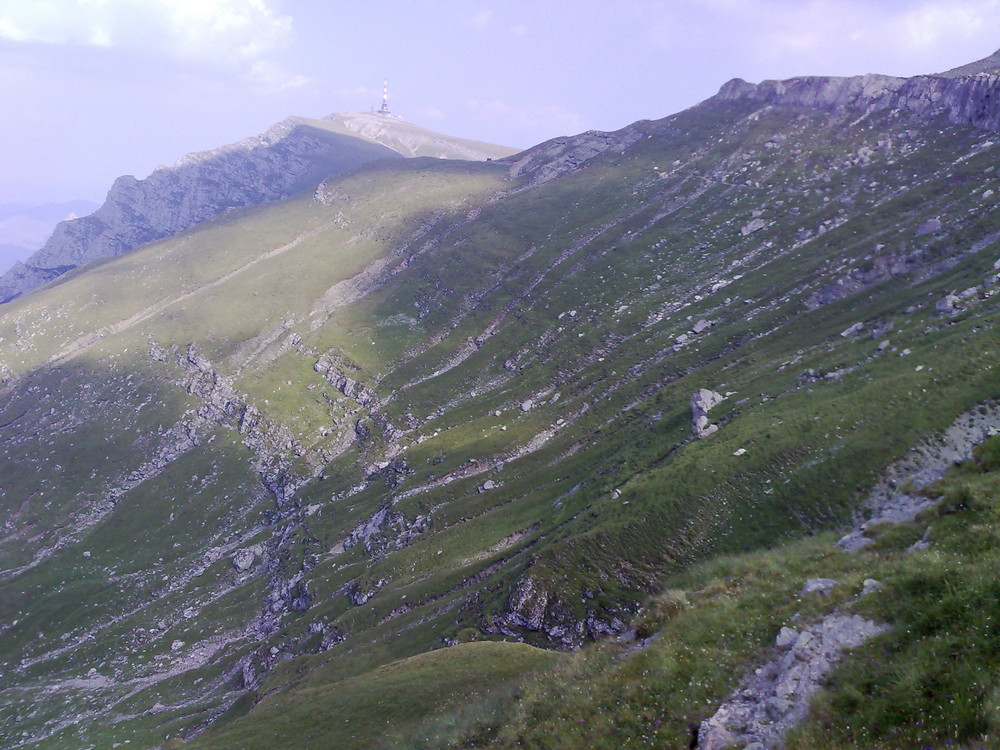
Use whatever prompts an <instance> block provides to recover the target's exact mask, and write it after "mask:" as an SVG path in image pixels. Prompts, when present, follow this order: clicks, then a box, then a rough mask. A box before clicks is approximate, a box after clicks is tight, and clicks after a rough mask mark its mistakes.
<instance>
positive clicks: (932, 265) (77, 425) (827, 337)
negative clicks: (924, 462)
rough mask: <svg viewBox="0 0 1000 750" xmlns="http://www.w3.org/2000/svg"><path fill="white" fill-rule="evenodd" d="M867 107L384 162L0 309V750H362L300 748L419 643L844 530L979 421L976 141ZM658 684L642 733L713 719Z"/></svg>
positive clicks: (609, 609) (983, 247)
mask: <svg viewBox="0 0 1000 750" xmlns="http://www.w3.org/2000/svg"><path fill="white" fill-rule="evenodd" d="M803 80H804V79H803ZM887 80H888V81H889V83H886V82H885V81H884V80H882V79H879V80H878V81H876V82H875V83H874V84H871V85H869V84H870V83H871V81H870V80H869V79H864V80H862V79H858V80H854V81H848V82H835V81H833V82H831V80H830V79H809V81H812V83H809V82H808V81H806V82H805V83H803V82H801V81H799V80H798V79H797V81H792V82H786V83H784V84H780V85H779V84H774V85H764V84H762V85H761V86H760V87H756V88H755V87H750V85H749V84H727V86H726V87H724V88H723V91H722V92H721V93H720V95H719V96H717V97H713V98H712V99H710V100H708V101H706V102H704V103H702V104H701V105H698V106H697V107H694V108H691V109H690V110H687V111H685V112H682V113H679V114H676V115H672V116H670V117H667V118H664V119H662V120H657V121H643V122H639V123H635V124H633V125H631V126H629V127H627V128H624V129H623V130H621V131H618V132H615V133H596V132H590V133H584V134H581V135H579V136H574V137H567V138H559V139H555V140H553V141H549V142H547V143H544V144H540V145H538V146H536V147H534V148H532V149H529V150H528V151H526V152H524V153H521V154H517V155H514V156H512V157H509V158H505V159H500V160H494V161H490V162H486V161H482V162H468V161H462V162H460V161H448V160H439V159H389V160H380V161H376V162H373V163H371V164H368V165H365V166H362V167H361V168H358V169H355V170H353V171H351V172H349V173H346V174H344V173H342V174H331V175H330V176H329V177H328V178H327V179H324V180H323V181H322V182H321V183H320V184H319V185H318V186H317V187H316V188H315V189H314V190H311V191H306V192H302V193H299V194H297V195H296V196H294V197H292V198H289V199H285V200H280V201H273V202H270V203H267V204H264V205H261V206H259V207H257V208H254V209H252V210H245V211H241V212H231V213H229V214H224V215H222V216H220V217H219V218H218V219H217V220H215V221H212V222H208V223H203V224H201V225H199V226H198V227H195V228H193V229H192V231H190V232H187V233H185V234H184V235H183V236H180V237H173V238H167V239H164V240H162V241H159V242H155V243H153V244H151V245H146V246H143V247H140V248H138V249H136V250H135V251H133V252H130V253H126V254H123V255H120V256H118V257H114V258H111V259H109V260H108V261H107V262H105V263H102V264H99V265H94V266H92V267H90V268H87V269H83V270H82V271H80V272H77V273H74V274H71V275H69V276H67V277H66V278H65V279H64V280H63V281H62V282H61V283H59V284H55V285H51V286H49V287H47V288H45V289H41V290H37V291H36V292H34V293H32V294H27V295H24V296H22V297H20V298H17V299H14V300H13V301H11V302H10V303H8V304H7V305H6V306H4V308H2V310H0V366H2V369H0V378H2V384H3V385H2V388H3V390H2V392H0V438H2V440H0V461H2V464H0V466H2V471H3V473H2V475H0V488H2V494H0V503H2V509H3V517H4V519H5V521H4V525H3V528H2V531H0V586H2V589H3V596H2V597H0V679H2V682H0V690H3V691H4V700H3V701H2V702H0V736H2V737H3V739H4V741H5V744H7V745H10V746H13V747H52V748H60V747H66V748H80V747H106V746H112V745H113V743H115V742H124V740H125V739H128V740H129V741H130V743H131V746H133V747H136V746H138V747H151V746H155V745H157V744H159V743H162V742H164V741H165V740H167V739H168V738H170V739H171V740H177V739H178V737H183V738H185V739H187V740H190V741H192V742H194V743H195V745H196V746H201V747H206V748H212V747H218V748H222V747H234V748H235V747H239V748H247V747H253V746H261V747H264V746H273V745H274V743H275V742H276V741H277V740H275V738H276V737H281V738H283V739H282V741H284V742H287V743H288V744H289V746H295V745H298V746H317V747H319V746H331V745H332V746H342V747H350V746H352V743H354V744H353V746H372V745H373V744H374V745H376V746H377V745H378V743H379V742H381V743H383V744H386V745H391V743H390V742H389V741H388V740H386V739H385V738H386V736H388V735H385V734H384V732H387V731H390V729H391V727H389V728H387V727H386V725H385V722H384V721H382V720H381V715H380V718H379V719H378V720H373V721H376V723H377V724H378V726H377V727H376V726H375V725H374V724H373V725H372V726H371V727H368V730H370V732H373V733H374V735H373V734H371V733H368V734H364V737H367V738H368V739H366V740H364V742H367V743H368V744H367V745H365V744H364V743H363V741H362V740H361V739H359V738H360V737H362V734H356V735H355V734H350V735H349V736H348V735H341V734H338V732H339V729H338V727H341V726H342V724H343V722H341V721H339V718H340V717H338V716H334V717H332V718H331V719H330V721H329V722H327V721H325V720H323V721H320V720H317V721H315V722H313V723H311V724H306V725H301V724H297V723H295V722H294V721H292V719H291V718H290V717H294V716H302V715H309V716H316V710H314V709H315V705H314V704H313V703H312V702H311V701H313V700H314V699H315V696H317V695H326V696H332V695H333V694H335V693H336V692H337V688H336V686H337V685H338V684H340V683H342V682H343V681H348V680H349V681H351V685H352V686H353V687H352V690H355V692H357V693H358V694H359V695H362V694H367V693H365V692H364V686H365V685H369V684H370V685H378V686H379V688H378V690H379V694H381V693H382V692H383V691H384V690H388V688H387V687H386V683H385V682H384V680H389V681H390V682H392V679H394V678H393V677H392V675H395V676H396V677H397V678H400V679H402V678H401V677H400V670H401V669H402V667H399V668H397V667H396V666H393V665H395V664H397V663H398V664H411V665H412V664H413V663H414V662H412V661H410V658H411V657H414V656H416V655H420V654H426V653H427V652H430V651H434V650H435V649H440V648H441V647H443V646H445V645H446V644H450V643H455V642H459V641H463V640H469V639H487V640H504V639H506V640H523V641H526V642H528V643H531V644H533V645H535V646H537V647H544V648H545V649H548V650H552V649H575V648H579V647H580V646H581V645H583V644H585V643H588V642H591V641H594V640H600V639H603V638H606V637H607V636H610V635H616V636H617V635H622V634H627V633H628V632H629V631H630V630H631V622H632V621H633V618H634V617H635V614H636V612H637V611H638V610H639V608H640V607H641V606H642V604H643V602H644V601H646V599H647V597H648V596H649V595H650V594H651V593H654V592H656V591H657V590H658V588H659V586H660V585H661V583H662V582H663V581H664V580H666V579H667V578H668V577H670V576H678V575H682V574H683V572H684V571H686V570H689V569H692V566H696V564H699V563H701V562H704V561H711V560H714V559H719V558H720V556H724V555H727V554H735V553H747V552H749V553H753V552H754V551H759V550H761V549H762V548H766V547H772V546H774V545H777V544H783V543H788V544H789V545H792V544H795V543H797V542H796V540H799V539H801V538H802V537H805V536H809V535H812V534H816V533H821V532H823V531H824V530H831V529H846V528H849V526H850V524H851V522H852V519H853V518H854V516H855V515H856V514H857V513H859V512H861V510H862V507H863V502H864V497H865V496H866V494H867V490H868V489H869V488H871V487H873V486H875V485H876V484H877V482H878V479H879V477H880V476H882V473H883V470H884V468H885V467H886V466H887V465H888V464H890V463H891V462H892V461H894V460H896V459H898V458H900V457H901V456H903V455H904V454H906V452H907V451H908V450H909V449H911V448H912V447H913V446H914V445H915V444H917V443H918V442H919V441H920V440H921V438H923V437H924V436H926V435H928V434H931V433H934V432H937V431H940V430H943V429H945V427H947V425H948V424H950V423H951V422H952V420H953V419H954V417H955V416H956V415H957V414H959V413H960V412H963V411H965V410H967V409H969V408H971V407H973V406H974V405H975V404H978V403H980V402H982V401H984V400H986V399H988V398H991V397H995V396H996V395H997V382H998V381H997V375H996V367H997V363H996V358H995V354H994V353H995V350H996V347H997V345H998V344H1000V341H998V340H997V337H998V334H997V328H996V326H995V325H993V321H994V317H995V315H996V313H997V305H998V302H1000V295H998V294H997V291H998V289H1000V285H998V282H1000V279H998V273H1000V268H998V266H997V263H998V260H997V258H998V256H1000V209H998V206H997V199H996V194H997V190H998V189H1000V184H998V176H997V173H996V169H995V165H996V155H997V153H998V148H1000V147H998V146H997V144H996V143H995V142H994V138H995V137H996V134H995V132H994V131H992V130H990V129H989V122H991V120H990V117H991V116H984V117H982V118H978V119H977V118H971V117H970V118H968V119H966V120H961V119H953V117H952V112H953V111H955V107H953V106H952V105H951V104H948V103H947V102H945V103H944V104H943V105H942V107H941V108H940V109H933V110H929V109H928V110H925V109H920V108H917V109H913V108H907V107H903V106H888V105H887V106H881V105H879V106H877V107H876V106H872V104H871V102H872V101H878V102H882V101H883V100H885V99H886V97H888V98H889V99H891V98H892V97H894V96H896V95H897V94H898V93H899V92H901V91H903V90H904V87H905V84H900V85H897V84H896V83H895V82H893V80H892V79H887ZM940 80H942V81H946V82H949V85H952V86H955V87H958V88H956V89H955V90H956V91H958V90H959V89H961V90H963V91H964V92H965V93H964V94H962V95H956V96H957V98H956V99H955V101H956V102H957V101H959V100H962V96H965V97H966V99H967V100H968V102H969V105H968V107H966V108H965V109H962V107H961V106H959V107H958V109H959V110H962V111H968V112H973V111H978V110H977V109H976V107H979V108H980V109H983V110H984V111H985V110H988V109H989V104H988V102H986V101H985V100H984V101H983V102H980V103H979V104H975V101H974V100H976V97H978V96H980V95H982V96H985V94H984V93H983V92H984V91H985V89H983V88H982V85H984V82H985V83H989V82H990V81H991V80H992V78H991V77H990V76H988V75H977V76H973V77H967V78H961V77H960V78H953V79H940ZM866 81H867V82H866ZM914 85H916V84H914ZM921 85H923V84H921ZM933 85H935V86H936V85H937V84H933ZM788 91H794V92H797V93H795V94H787V92H788ZM845 92H846V93H845ZM866 92H867V93H866ZM789 97H790V98H789ZM893 101H896V100H895V99H893ZM898 101H900V102H901V101H902V99H899V100H898ZM990 101H992V99H990ZM956 106H958V105H956ZM962 106H964V105H962ZM332 127H339V125H336V124H334V125H333V126H332ZM309 132H312V131H309ZM310 137H313V136H310ZM317 138H318V136H317ZM332 171H336V170H332ZM25 466H26V467H29V470H27V471H25V470H23V469H22V468H21V467H25ZM15 467H16V469H15ZM823 554H825V555H827V556H829V555H830V554H832V552H831V549H830V545H827V548H826V551H825V552H824V553H823ZM808 577H810V578H814V577H822V576H817V575H816V574H815V571H813V570H810V571H809V575H808ZM859 583H860V581H859ZM782 585H784V582H783V584H782ZM789 585H791V584H789ZM887 585H888V584H887ZM801 586H802V581H801V580H796V581H795V582H794V589H791V593H794V592H795V591H798V590H799V589H800V588H801ZM703 588H704V587H701V586H699V587H698V588H697V589H693V590H692V592H693V593H692V596H693V595H694V593H698V595H699V596H703V599H704V600H705V601H709V600H711V601H712V602H715V604H713V605H712V606H716V605H717V606H719V607H723V606H725V602H726V601H729V599H728V598H727V597H726V596H723V597H721V598H719V599H718V601H716V600H715V599H712V598H711V592H710V591H709V593H704V594H703ZM774 596H783V597H785V598H786V599H787V595H786V594H785V593H782V591H778V592H777V593H776V594H774ZM782 601H784V600H782ZM706 606H708V605H706ZM789 616H790V615H789ZM721 619H722V620H725V621H726V623H728V624H733V625H734V627H735V626H736V625H737V624H738V623H734V622H733V621H734V615H733V614H732V613H730V614H729V615H727V616H725V617H722V618H721ZM736 619H738V618H736ZM772 624H773V625H774V628H773V632H772V631H771V630H769V628H771V626H772ZM782 624H786V623H782ZM754 627H756V628H757V629H756V630H755V631H754V637H753V638H742V637H741V636H740V635H739V634H736V635H733V634H731V633H730V634H728V635H725V636H724V637H723V636H720V643H725V644H731V643H740V644H751V645H752V644H757V643H761V642H773V639H774V637H775V635H776V634H777V624H776V623H767V624H764V625H761V624H759V623H758V625H755V626H754ZM696 631H697V628H695V629H693V630H691V632H692V633H694V632H696ZM697 632H701V631H697ZM706 632H708V631H706ZM712 632H715V631H712ZM715 645H718V644H715ZM720 647H721V646H720ZM700 648H701V650H702V651H705V650H706V649H707V648H708V646H706V645H705V644H702V646H701V647H700ZM741 648H743V647H742V646H741ZM746 648H747V649H749V648H750V646H749V645H748V646H746ZM695 651H697V649H695ZM462 653H463V654H469V655H471V654H475V653H482V654H484V656H483V657H482V658H483V659H498V658H502V657H500V656H497V655H496V653H495V652H489V653H492V654H493V656H485V654H487V650H484V651H482V652H478V651H476V650H475V649H471V650H464V649H463V651H462ZM734 653H735V654H736V655H735V656H734V655H732V654H730V656H729V657H727V658H728V659H730V661H726V662H725V663H726V664H727V665H728V666H727V668H726V670H727V672H728V673H731V676H733V677H734V678H738V677H739V676H740V675H742V674H744V673H746V672H747V670H748V668H749V667H750V666H751V664H752V663H754V660H755V659H757V655H756V654H753V653H749V652H748V651H738V652H734ZM400 660H401V661H400ZM764 661H766V660H764ZM418 663H425V662H421V661H419V660H418ZM435 663H436V662H435ZM482 667H483V668H484V669H485V670H487V671H488V670H489V669H493V668H494V667H496V664H495V663H493V662H490V663H488V664H487V663H485V662H484V663H483V664H482ZM387 675H388V676H387ZM369 676H370V677H371V680H372V682H371V683H368V682H366V680H368V679H369ZM376 676H377V677H376ZM452 677H454V675H452ZM595 679H596V678H595ZM688 682H690V686H691V687H690V690H691V691H693V692H690V693H689V694H688V693H685V694H684V695H685V696H688V697H690V701H689V702H688V703H686V704H684V706H685V707H683V708H676V709H671V711H672V713H670V714H669V715H667V713H665V711H666V710H665V709H663V711H661V710H660V709H656V710H657V711H658V712H659V713H656V714H655V715H657V716H661V715H662V716H663V717H664V719H663V722H662V730H663V731H666V729H667V728H668V726H670V727H673V726H674V725H675V724H680V725H681V726H682V727H683V726H684V725H685V724H686V723H692V724H695V723H697V722H698V721H701V720H703V719H707V718H708V717H709V716H710V715H711V713H712V712H713V711H714V710H715V707H717V706H718V705H719V703H721V701H722V700H723V699H724V698H725V696H726V695H727V694H728V693H729V692H730V691H731V690H732V689H733V688H734V687H735V685H733V684H732V683H731V682H726V681H725V680H723V679H721V678H719V679H716V680H715V681H711V680H710V681H707V682H705V683H704V684H703V683H701V682H699V681H696V680H688ZM393 684H396V685H400V684H403V683H400V682H397V683H393ZM581 684H585V683H581ZM686 689H687V688H686ZM400 690H401V691H402V688H400ZM697 691H703V692H697ZM650 695H656V696H660V698H662V699H663V700H666V698H664V697H663V696H667V695H668V692H663V691H660V692H657V691H652V692H650ZM671 700H672V699H671ZM678 700H680V698H678ZM441 701H442V703H441V704H440V705H442V706H443V705H444V702H446V698H445V697H444V696H441ZM389 702H390V703H391V701H389ZM431 703H432V704H433V701H431ZM255 705H256V708H254V706H255ZM678 705H679V704H678ZM369 708H370V707H369ZM708 708H711V709H712V710H711V711H709V710H708ZM345 710H347V709H345ZM381 710H382V711H385V712H387V711H389V708H388V707H387V705H383V707H382V709H381ZM428 710H430V709H428ZM603 715H605V716H607V717H612V716H617V714H614V713H613V712H611V711H610V710H607V711H604V714H603ZM623 715H624V714H623ZM417 720H418V719H414V718H413V717H408V718H400V719H399V722H400V723H399V724H398V725H396V726H395V728H396V729H398V730H399V731H401V732H405V730H406V726H408V725H406V722H408V721H417ZM419 720H421V721H422V720H423V719H422V718H419ZM393 721H395V720H393ZM567 721H569V720H567ZM573 721H575V719H574V720H573ZM258 722H260V723H258ZM671 722H672V723H671ZM390 724H391V722H390ZM539 726H541V725H539ZM660 726H661V725H659V724H658V725H656V727H660ZM368 730H366V731H368ZM563 730H565V731H563ZM351 731H352V732H353V731H354V730H353V729H352V730H351ZM553 731H555V730H553ZM580 731H582V728H579V727H576V728H572V731H571V730H570V729H569V728H565V727H563V728H562V729H560V730H559V732H563V734H561V735H560V736H566V737H572V736H574V735H573V732H580ZM643 731H648V732H651V733H653V734H656V733H657V732H660V731H661V729H660V728H654V727H653V725H652V724H651V723H649V724H648V725H644V728H643ZM671 731H673V729H671ZM684 731H687V730H684ZM296 733H298V734H296ZM310 733H312V734H310ZM380 733H382V734H380ZM557 733H558V732H557ZM372 736H375V737H376V739H371V737H372ZM656 736H657V737H660V735H659V734H656ZM637 741H638V740H637ZM175 744H176V743H175ZM662 744H663V743H662V742H661V745H662ZM577 746H586V742H583V743H582V744H578V745H577Z"/></svg>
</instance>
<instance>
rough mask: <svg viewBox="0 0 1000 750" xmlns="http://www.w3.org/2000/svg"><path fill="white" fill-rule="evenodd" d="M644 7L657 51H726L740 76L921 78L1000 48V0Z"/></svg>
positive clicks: (707, 2)
mask: <svg viewBox="0 0 1000 750" xmlns="http://www.w3.org/2000/svg"><path fill="white" fill-rule="evenodd" d="M639 7H640V10H639V11H638V14H637V21H638V22H639V24H640V25H641V26H642V27H643V28H644V33H645V35H646V38H647V41H648V42H649V43H651V44H652V45H653V46H654V47H657V48H659V49H661V50H663V51H664V52H671V53H674V52H677V51H679V50H684V51H685V52H686V53H687V54H690V55H692V58H693V59H697V57H698V56H699V55H701V54H704V52H705V51H707V50H716V51H717V50H718V49H719V46H720V44H723V45H724V46H725V47H726V48H727V49H728V50H730V52H731V53H732V55H733V56H734V57H736V58H738V59H739V60H741V65H740V69H739V70H738V71H734V73H736V74H739V75H747V74H748V73H750V72H752V71H758V72H764V73H768V72H773V73H777V72H779V71H780V72H781V73H782V74H784V73H787V72H788V71H789V69H791V68H792V67H793V66H794V69H795V70H794V72H793V73H792V74H804V73H809V72H817V71H823V72H829V73H837V72H839V73H841V74H850V73H861V72H884V73H896V74H900V75H912V74H915V73H920V72H925V73H926V72H931V71H934V70H938V69H942V66H945V67H949V66H950V65H957V64H960V62H961V61H962V60H963V59H965V60H966V61H968V60H971V57H970V53H969V52H968V50H969V49H977V50H981V52H982V54H988V53H989V52H991V51H993V49H995V47H996V46H997V45H1000V0H893V1H892V2H888V1H884V2H883V1H880V2H870V1H869V0H671V1H670V2H661V3H649V4H644V5H641V6H639ZM991 47H992V48H991ZM714 54H717V52H716V53H714ZM976 54H978V53H976ZM886 61H890V64H889V66H888V67H892V68H894V69H893V70H889V69H886V68H887V65H886ZM695 64H697V63H695Z"/></svg>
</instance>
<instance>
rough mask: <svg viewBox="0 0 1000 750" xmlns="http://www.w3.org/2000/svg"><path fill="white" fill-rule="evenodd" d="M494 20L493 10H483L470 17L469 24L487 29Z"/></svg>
mask: <svg viewBox="0 0 1000 750" xmlns="http://www.w3.org/2000/svg"><path fill="white" fill-rule="evenodd" d="M492 20H493V11H492V10H481V11H479V12H478V13H476V15H474V16H473V17H472V18H470V19H469V24H470V25H471V26H473V27H474V28H477V29H485V28H486V27H487V26H489V25H490V21H492Z"/></svg>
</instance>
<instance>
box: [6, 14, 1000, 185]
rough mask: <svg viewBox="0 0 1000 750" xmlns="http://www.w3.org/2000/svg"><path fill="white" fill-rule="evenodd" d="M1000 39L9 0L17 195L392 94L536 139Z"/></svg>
mask: <svg viewBox="0 0 1000 750" xmlns="http://www.w3.org/2000/svg"><path fill="white" fill-rule="evenodd" d="M998 47H1000V0H365V1H364V2H361V1H360V0H0V101H2V112H0V144H2V145H0V203H21V204H39V203H49V202H56V201H67V200H73V199H87V200H91V201H95V202H101V201H103V199H104V196H105V194H106V192H107V189H108V188H109V187H110V185H111V183H112V182H113V181H114V179H115V178H116V177H117V176H119V175H122V174H131V175H135V176H136V177H139V178H140V179H141V178H143V177H146V176H147V175H148V174H149V173H150V172H151V171H152V170H153V169H155V168H156V167H157V166H158V165H161V164H162V165H168V166H169V165H170V164H172V163H174V162H175V161H176V160H177V159H179V158H180V157H181V156H183V155H184V154H186V153H189V152H193V151H200V150H205V149H210V148H213V147H217V146H221V145H223V144H226V143H231V142H233V141H236V140H239V139H241V138H244V137H247V136H251V135H254V134H257V133H260V132H262V131H264V130H265V129H267V128H268V127H269V126H270V125H272V124H274V123H276V122H278V121H280V120H282V119H284V118H285V117H286V116H289V115H301V116H306V117H322V116H324V115H328V114H331V113H333V112H340V111H369V110H370V109H371V108H373V107H375V108H377V107H378V106H379V105H380V100H381V89H382V82H383V79H385V78H387V79H388V81H389V104H390V109H391V110H392V111H393V112H394V113H396V114H399V115H401V116H402V117H403V118H404V119H406V120H408V121H410V122H413V123H416V124H418V125H422V126H424V127H427V128H430V129H432V130H436V131H439V132H443V133H447V134H450V135H456V136H461V137H465V138H473V139H477V140H483V141H490V142H494V143H500V144H504V145H509V146H515V147H527V146H531V145H533V144H535V143H539V142H541V141H543V140H546V139H548V138H552V137H556V136H559V135H567V134H573V133H578V132H581V131H584V130H591V129H598V130H614V129H617V128H621V127H624V126H625V125H627V124H629V123H631V122H634V121H635V120H639V119H656V118H660V117H664V116H666V115H669V114H673V113H674V112H678V111H680V110H682V109H684V108H686V107H689V106H691V105H694V104H696V103H697V102H699V101H701V100H703V99H705V98H707V97H709V96H711V95H712V94H714V93H715V92H716V91H717V90H718V89H719V87H720V86H721V85H722V84H723V83H724V82H725V81H727V80H729V79H730V78H733V77H740V78H744V79H746V80H749V81H754V82H756V81H760V80H762V79H766V78H789V77H792V76H797V75H809V74H816V75H855V74H862V73H871V72H878V73H887V74H893V75H904V76H905V75H916V74H919V73H928V72H937V71H941V70H945V69H948V68H951V67H955V66H958V65H961V64H964V63H966V62H971V61H972V60H976V59H979V58H982V57H985V56H986V55H989V54H991V53H992V52H994V51H995V50H996V49H997V48H998Z"/></svg>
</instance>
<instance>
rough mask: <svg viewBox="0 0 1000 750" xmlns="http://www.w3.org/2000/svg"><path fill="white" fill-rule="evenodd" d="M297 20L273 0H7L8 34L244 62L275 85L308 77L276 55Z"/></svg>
mask: <svg viewBox="0 0 1000 750" xmlns="http://www.w3.org/2000/svg"><path fill="white" fill-rule="evenodd" d="M291 29H292V20H291V18H289V17H288V16H284V15H281V14H280V13H277V12H276V11H274V10H272V9H271V8H270V7H269V6H268V3H267V0H5V2H4V3H3V6H2V7H0V39H6V40H8V41H13V42H42V43H47V44H63V45H86V46H96V47H116V48H122V49H128V50H133V51H136V50H138V51H140V52H143V53H147V54H154V55H163V56H167V57H173V58H176V59H181V60H189V61H194V62H198V63H208V64H211V65H216V66H222V67H229V68H233V69H239V70H242V71H244V72H245V74H246V76H247V77H248V78H250V79H252V80H254V81H256V82H258V83H260V84H262V85H264V86H266V87H268V88H278V89H280V88H287V87H289V86H296V85H301V84H302V83H303V82H304V79H303V78H302V77H301V76H293V75H289V74H286V73H283V72H282V71H281V70H280V68H279V67H278V66H277V64H276V63H274V62H273V61H272V60H271V59H270V56H271V55H272V53H275V52H277V51H279V50H281V49H282V48H283V47H285V46H286V45H287V44H288V42H289V41H290V38H291Z"/></svg>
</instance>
